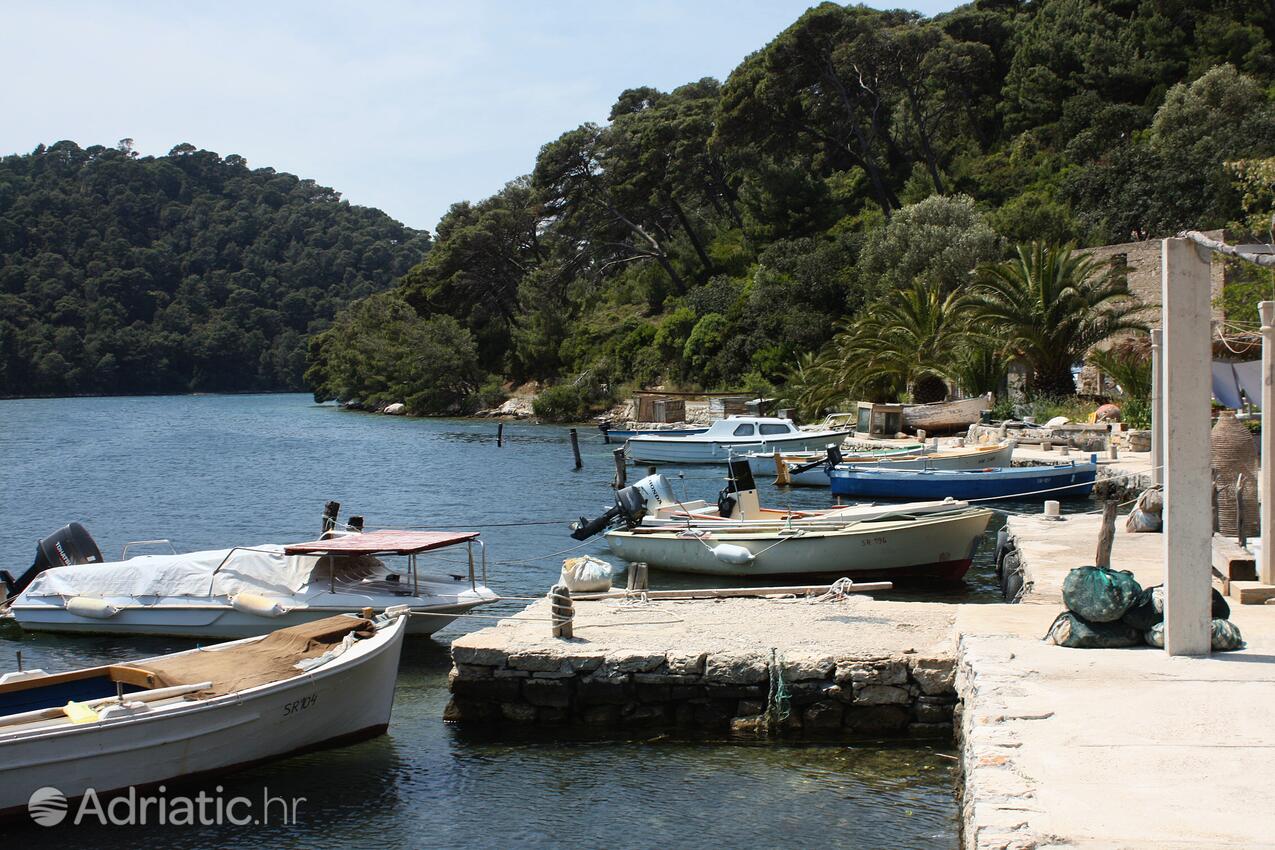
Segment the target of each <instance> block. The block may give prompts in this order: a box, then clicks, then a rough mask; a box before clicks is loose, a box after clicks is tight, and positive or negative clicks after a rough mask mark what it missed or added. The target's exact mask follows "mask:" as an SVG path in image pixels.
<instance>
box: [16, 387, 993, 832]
mask: <svg viewBox="0 0 1275 850" xmlns="http://www.w3.org/2000/svg"><path fill="white" fill-rule="evenodd" d="M495 431H496V424H495V423H494V422H477V421H469V420H451V419H403V418H395V417H387V416H374V415H369V414H360V413H353V412H347V411H341V410H338V409H336V408H335V407H333V406H331V405H316V404H314V403H313V402H312V401H311V399H310V398H309V397H308V396H305V395H238V396H193V397H192V396H188V397H157V398H92V399H40V400H16V401H0V511H2V512H3V522H0V567H3V568H6V569H9V570H10V571H11V572H15V573H16V572H19V571H21V570H22V569H24V568H25V567H26V566H28V565H29V564H30V563H31V559H32V556H33V555H34V552H35V541H36V540H37V539H38V538H40V537H42V536H44V535H46V534H48V533H49V532H51V531H53V530H54V529H56V528H58V527H60V526H62V525H64V524H65V523H67V522H70V521H72V520H78V521H80V522H83V523H84V524H85V525H86V526H87V527H88V529H89V530H90V531H91V532H92V534H93V535H94V537H95V538H96V539H97V541H98V543H99V545H100V546H101V548H102V551H103V553H104V554H105V555H106V556H107V557H108V558H114V557H118V556H119V554H120V552H121V548H122V547H123V545H124V544H125V543H127V542H129V541H133V540H143V539H154V538H169V539H170V540H171V541H172V542H173V544H174V545H175V546H176V547H177V549H178V550H180V551H189V550H195V549H204V548H220V547H225V546H229V545H251V544H256V543H263V542H288V541H295V540H302V539H312V538H313V537H314V536H315V535H316V534H317V533H318V531H319V530H320V516H321V512H322V509H323V505H324V502H326V501H328V500H336V501H339V502H341V504H342V511H341V515H342V519H344V518H345V517H346V516H347V515H348V514H351V513H354V514H361V515H363V516H364V517H366V521H367V524H368V525H369V526H375V527H385V526H399V527H402V526H430V527H443V528H457V529H469V528H473V529H477V530H480V531H482V533H483V539H484V540H486V541H487V544H488V549H489V554H490V558H491V565H490V569H489V577H490V584H491V585H492V586H493V588H494V589H496V590H497V591H498V592H501V593H505V594H509V595H516V596H529V595H538V594H543V593H544V592H545V591H546V590H547V589H548V587H549V586H550V585H551V584H552V583H553V579H554V578H555V577H556V575H557V573H558V570H559V567H560V565H561V560H562V557H563V555H562V554H560V553H561V552H562V550H566V549H568V548H569V547H572V546H573V545H574V541H572V540H571V539H570V538H569V537H568V536H567V527H566V523H567V521H568V520H570V519H572V518H575V517H578V516H580V515H582V514H583V515H588V516H593V515H595V514H596V513H598V512H600V511H601V510H602V509H604V508H605V507H607V506H608V504H609V502H610V499H611V494H610V489H609V487H608V484H609V482H610V480H611V477H612V474H613V471H614V466H613V463H612V459H611V449H612V448H614V447H613V446H606V445H604V444H603V443H602V441H601V438H600V435H599V434H598V433H597V431H595V430H593V429H590V428H581V429H580V434H581V448H582V453H583V456H584V469H583V470H580V471H576V470H574V469H573V468H572V466H573V464H572V458H571V450H570V447H569V444H568V440H567V429H566V428H561V427H553V426H539V425H527V424H520V423H509V424H506V426H505V445H504V447H503V448H499V449H498V448H496V443H495ZM681 470H682V471H683V472H684V474H685V479H684V480H680V481H677V483H676V484H675V487H676V488H677V490H678V492H679V495H681V494H685V495H686V496H687V497H689V498H714V496H715V494H716V492H717V489H718V488H719V487H720V486H721V481H720V477H721V475H722V472H721V470H719V469H716V468H709V467H683V468H681ZM666 471H667V472H669V473H671V474H676V471H677V470H675V469H674V468H671V467H670V468H669V469H668V470H666ZM630 477H631V478H632V477H633V476H632V475H631V476H630ZM763 500H764V501H766V502H767V503H775V504H780V505H783V504H791V505H792V506H794V507H807V506H819V505H826V504H829V503H830V497H829V495H828V493H827V491H814V490H810V491H793V492H792V493H791V494H776V493H775V491H771V490H770V488H769V487H768V486H763ZM529 522H530V523H539V524H529V525H528V524H525V523H529ZM999 525H1000V523H999V521H996V522H994V528H993V529H992V530H991V531H989V538H994V533H995V527H999ZM990 550H991V546H990V545H987V546H984V547H983V551H982V553H981V554H980V556H979V561H978V563H977V564H976V566H975V568H974V570H972V571H971V574H970V576H969V578H968V580H967V582H966V584H965V585H964V587H960V588H956V589H951V588H948V589H945V590H941V591H907V593H909V594H912V595H913V596H914V597H915V596H922V597H924V598H931V599H936V598H941V599H949V600H952V601H958V600H960V601H971V602H972V601H991V600H993V599H995V598H996V592H995V580H994V577H993V576H992V571H991V567H990V558H991V551H990ZM152 551H153V550H152ZM584 552H589V553H592V554H595V555H598V556H604V544H602V543H601V541H600V539H599V540H595V541H593V542H591V543H589V544H587V545H586V546H585V547H583V548H580V549H577V550H575V552H573V553H571V554H575V553H584ZM515 562H516V563H515ZM621 580H623V579H622V578H621ZM656 580H657V581H661V582H663V583H664V584H666V585H667V584H669V583H671V582H670V581H669V580H667V579H666V578H665V577H663V576H659V577H657V578H656ZM683 581H685V580H683ZM522 604H525V603H501V607H500V608H499V609H497V610H514V609H515V608H517V607H520V606H521V605H522ZM483 611H484V612H491V611H492V608H490V607H489V608H486V609H483ZM482 625H484V622H483V621H477V620H470V621H460V622H458V623H457V624H456V625H453V626H451V627H449V628H448V629H446V630H444V631H442V632H440V633H439V634H438V635H436V636H435V637H434V638H433V639H428V638H426V639H413V640H411V641H409V643H408V645H407V647H406V648H405V650H404V655H403V662H402V669H401V672H400V678H399V686H398V691H397V696H396V701H395V706H394V717H393V721H392V722H391V724H390V730H389V734H388V735H387V736H384V737H382V738H379V739H377V740H373V741H368V742H365V743H362V744H358V745H355V746H351V747H346V748H343V749H338V750H329V751H325V752H321V753H313V754H309V755H305V756H300V757H296V758H292V759H289V760H286V761H282V762H277V763H274V764H271V765H269V766H266V767H261V768H257V769H254V770H252V771H249V772H245V773H240V774H236V775H234V776H230V777H225V778H223V779H221V780H219V781H218V782H216V783H209V785H208V786H207V787H208V789H209V790H210V791H211V790H214V785H220V786H221V787H222V789H223V790H222V792H221V793H222V794H223V795H225V796H233V795H240V796H246V797H248V798H250V799H254V800H257V799H260V798H261V797H262V795H263V794H266V793H268V794H269V795H270V796H273V797H281V798H289V799H291V798H297V797H304V798H305V801H304V802H301V803H299V805H298V809H297V823H296V824H292V825H286V826H285V825H280V824H278V822H277V818H276V822H274V823H271V824H269V825H261V824H258V825H247V826H242V827H231V826H222V827H190V828H171V827H170V828H167V829H164V830H159V831H157V830H156V828H155V827H153V826H150V827H146V828H145V829H138V830H134V829H128V828H111V829H105V830H103V829H97V828H90V827H85V826H80V827H70V826H67V825H63V826H59V827H55V828H51V829H45V828H43V827H37V826H34V825H31V826H20V825H10V826H0V833H5V834H15V835H16V834H21V836H22V837H23V838H27V839H34V840H37V841H40V842H58V843H63V842H76V843H79V844H84V845H86V846H87V845H90V844H92V845H108V846H132V845H135V844H137V843H138V842H140V841H147V842H154V841H155V840H156V839H157V838H158V839H159V840H160V841H162V843H163V844H164V845H165V846H169V847H191V848H196V847H198V848H204V847H236V848H239V847H256V846H261V845H263V844H265V845H266V846H296V847H306V848H317V847H342V848H344V847H350V846H372V845H376V846H380V847H422V846H437V847H511V846H518V847H520V848H537V847H564V846H570V847H609V848H619V847H690V846H696V847H700V846H713V847H732V848H747V847H758V848H772V847H802V846H815V845H820V846H842V847H856V848H857V847H862V848H877V847H891V848H910V847H915V848H953V847H956V846H957V839H956V815H957V812H956V804H955V799H954V778H955V777H954V771H955V766H956V762H955V761H954V760H953V758H952V753H951V752H950V751H948V750H944V749H942V748H936V747H931V746H911V745H883V744H853V745H846V744H793V743H755V742H740V741H732V740H727V739H724V738H688V737H681V736H672V735H663V734H651V735H649V736H644V737H633V736H631V735H617V734H611V735H601V736H599V735H585V734H573V733H570V732H566V731H564V732H552V733H546V732H544V731H542V730H541V731H537V732H536V733H535V734H534V735H515V734H512V733H502V734H498V735H497V734H486V733H484V734H479V733H476V732H469V731H462V730H459V729H456V728H453V727H451V726H449V725H447V724H444V723H443V721H442V719H441V717H442V712H443V707H444V706H445V705H446V702H447V682H446V677H447V671H448V669H449V666H450V662H449V660H448V650H447V646H448V644H449V643H450V641H451V640H452V639H453V638H454V637H455V636H456V635H458V634H461V633H463V632H465V631H468V630H470V629H474V628H480V627H481V626H482ZM192 645H193V643H192V642H183V641H178V640H168V639H125V638H54V637H32V636H25V635H22V634H21V633H19V632H16V631H14V630H12V629H11V628H10V629H3V630H0V671H4V670H9V669H13V668H14V667H15V653H16V651H17V650H21V651H22V653H23V656H24V661H25V662H26V664H27V665H28V666H32V667H34V666H39V667H43V668H45V669H47V670H51V671H53V670H64V669H68V668H71V667H73V666H82V665H87V664H93V663H102V662H106V661H116V660H121V659H129V658H136V657H143V656H147V655H153V654H156V653H159V652H165V651H172V650H176V649H184V648H188V647H190V646H192ZM183 793H188V794H189V793H193V792H192V791H185V792H183Z"/></svg>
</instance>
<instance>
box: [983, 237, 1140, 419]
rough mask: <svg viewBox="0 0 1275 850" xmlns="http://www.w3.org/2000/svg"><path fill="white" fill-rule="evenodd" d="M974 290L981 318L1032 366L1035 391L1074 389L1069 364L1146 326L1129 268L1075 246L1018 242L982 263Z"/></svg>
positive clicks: (1029, 384)
mask: <svg viewBox="0 0 1275 850" xmlns="http://www.w3.org/2000/svg"><path fill="white" fill-rule="evenodd" d="M971 297H972V302H973V303H972V308H971V309H972V311H973V315H974V316H975V317H976V319H977V321H978V322H980V323H981V324H982V325H984V326H985V327H988V328H994V329H995V330H996V332H998V333H1000V334H1002V335H1003V338H1004V341H1005V346H1006V349H1007V351H1008V352H1009V353H1011V354H1012V355H1013V356H1015V357H1018V358H1020V359H1021V360H1022V361H1023V362H1024V363H1025V364H1026V365H1027V367H1028V377H1027V390H1028V392H1029V393H1030V394H1032V395H1054V396H1070V395H1075V393H1076V384H1075V381H1074V380H1073V378H1072V375H1071V369H1072V367H1073V366H1075V365H1076V364H1078V363H1080V362H1081V361H1082V360H1083V359H1084V357H1085V355H1086V353H1087V352H1088V351H1089V350H1090V349H1091V348H1093V347H1094V346H1096V345H1098V344H1099V343H1102V342H1105V341H1107V340H1108V339H1111V338H1112V337H1114V336H1115V335H1117V334H1120V333H1123V332H1125V331H1134V330H1145V328H1146V326H1145V325H1144V324H1143V322H1142V321H1141V319H1140V318H1139V316H1140V314H1141V311H1142V305H1141V304H1140V303H1139V302H1138V300H1137V299H1136V298H1135V297H1134V295H1133V293H1132V292H1131V291H1130V289H1129V284H1128V280H1127V269H1126V268H1124V267H1123V266H1120V265H1118V264H1116V263H1114V262H1113V263H1106V264H1100V263H1099V262H1098V261H1096V260H1094V259H1093V258H1092V257H1091V256H1090V255H1088V254H1085V253H1083V252H1078V251H1075V250H1073V249H1072V247H1071V246H1061V247H1060V246H1056V245H1045V244H1043V243H1039V242H1036V243H1033V244H1031V245H1020V246H1018V249H1017V251H1016V255H1015V256H1014V258H1012V259H1009V260H1005V261H1003V262H999V263H989V264H985V265H982V266H980V267H979V269H978V278H977V282H976V284H975V286H974V289H973V291H972V294H971Z"/></svg>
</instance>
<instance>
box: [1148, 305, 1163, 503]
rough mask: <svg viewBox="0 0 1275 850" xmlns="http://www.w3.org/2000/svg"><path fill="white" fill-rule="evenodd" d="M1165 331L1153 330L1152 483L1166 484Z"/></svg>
mask: <svg viewBox="0 0 1275 850" xmlns="http://www.w3.org/2000/svg"><path fill="white" fill-rule="evenodd" d="M1163 349H1164V331H1162V330H1160V329H1159V328H1152V329H1151V483H1152V484H1163V483H1164V363H1163V360H1164V350H1163Z"/></svg>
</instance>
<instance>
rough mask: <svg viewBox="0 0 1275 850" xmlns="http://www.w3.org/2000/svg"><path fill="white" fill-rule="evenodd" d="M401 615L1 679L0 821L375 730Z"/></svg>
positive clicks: (379, 729)
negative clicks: (46, 790) (40, 792)
mask: <svg viewBox="0 0 1275 850" xmlns="http://www.w3.org/2000/svg"><path fill="white" fill-rule="evenodd" d="M408 618H409V617H408V614H407V611H406V609H405V608H403V609H392V610H391V611H389V612H386V614H384V615H382V616H381V617H379V618H377V619H376V620H375V621H372V620H368V619H364V618H362V617H356V616H351V615H346V616H338V617H327V618H324V619H322V620H318V621H315V622H310V623H305V624H303V625H299V626H292V627H289V628H286V629H280V630H278V631H275V632H272V633H270V634H268V635H265V636H261V637H255V638H248V639H246V640H239V641H234V642H232V643H223V644H218V645H215V646H210V647H201V648H199V649H192V650H188V651H186V652H177V653H173V654H171V655H162V656H158V657H155V658H148V659H143V660H141V661H136V662H132V663H129V664H112V665H109V666H105V667H92V668H88V669H84V670H76V671H71V672H67V673H55V674H49V673H45V672H44V671H42V670H29V671H25V672H17V673H9V674H6V675H4V676H0V815H13V814H19V813H22V812H24V811H25V810H26V806H27V803H28V800H29V798H30V796H31V794H32V792H33V791H35V790H36V789H39V788H43V787H46V786H47V787H52V788H56V789H58V790H59V791H61V793H62V794H63V795H65V796H66V797H67V798H69V799H74V798H77V797H80V796H82V795H84V794H85V793H87V792H88V790H89V789H93V791H94V792H95V793H96V794H98V795H107V794H109V793H110V792H115V791H122V790H123V789H127V788H129V787H130V786H148V785H154V784H156V783H160V782H166V781H171V780H176V779H184V778H190V777H194V776H198V775H200V774H207V773H210V772H213V771H224V770H230V769H234V768H241V767H245V766H248V765H251V764H256V763H258V762H263V761H267V760H270V759H275V758H280V757H282V756H286V755H288V754H290V753H294V752H298V751H302V750H308V749H313V748H315V747H320V746H331V745H336V744H342V743H346V742H351V741H355V740H359V739H362V738H367V737H372V736H375V735H379V734H381V733H383V732H384V731H385V729H386V726H387V724H388V723H389V719H390V709H391V706H392V704H393V701H394V683H395V678H396V676H397V673H398V662H399V655H400V653H401V651H402V648H403V636H404V635H405V634H406V633H407V625H408V624H407V620H408Z"/></svg>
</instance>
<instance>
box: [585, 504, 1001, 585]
mask: <svg viewBox="0 0 1275 850" xmlns="http://www.w3.org/2000/svg"><path fill="white" fill-rule="evenodd" d="M990 518H991V512H990V511H986V510H971V511H962V512H961V513H960V514H959V515H958V516H952V517H922V518H918V519H917V520H915V521H913V522H908V523H879V524H874V523H871V522H864V523H859V524H856V525H854V526H851V527H850V528H849V529H847V530H842V531H811V532H808V533H806V534H805V535H803V536H800V537H789V538H785V537H784V536H783V535H782V534H781V533H778V532H776V531H774V530H766V531H750V530H748V529H739V530H736V529H731V530H728V531H722V532H715V533H706V535H705V536H704V537H703V538H702V539H701V538H697V537H692V536H688V535H687V534H686V533H685V532H682V533H677V532H673V531H671V530H670V531H668V532H660V533H656V534H643V533H634V532H629V531H613V532H609V533H608V534H607V536H606V540H607V544H608V545H609V546H610V547H611V551H612V552H613V553H615V555H617V556H618V557H620V558H623V559H625V560H626V561H629V562H633V563H645V564H647V565H649V566H651V567H655V568H657V569H663V570H670V571H674V572H685V573H697V574H702V575H717V576H734V577H745V576H782V575H828V574H836V575H847V576H864V577H867V576H883V577H889V576H931V577H935V578H944V579H954V578H959V577H960V576H962V575H964V573H965V571H966V570H967V569H969V565H970V561H971V559H972V558H973V557H974V552H975V550H976V549H977V548H978V545H979V543H980V541H981V540H982V535H983V532H984V531H986V529H987V523H988V521H989V519H990ZM718 544H731V545H734V546H740V547H743V548H745V549H747V550H748V551H749V552H750V553H752V556H753V557H752V560H751V561H750V562H748V563H744V564H734V563H726V562H724V561H722V560H720V559H719V558H717V557H716V556H715V555H714V554H713V552H712V551H711V547H714V546H717V545H718Z"/></svg>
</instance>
